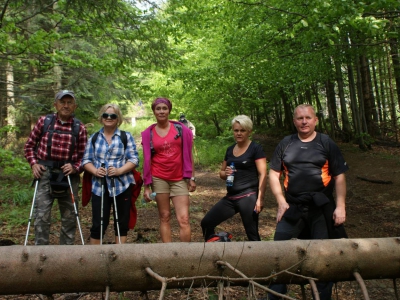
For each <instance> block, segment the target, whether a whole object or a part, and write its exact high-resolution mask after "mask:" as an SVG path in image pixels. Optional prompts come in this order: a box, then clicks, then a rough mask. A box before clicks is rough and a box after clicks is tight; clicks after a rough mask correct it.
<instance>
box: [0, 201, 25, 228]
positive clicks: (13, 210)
mask: <svg viewBox="0 0 400 300" xmlns="http://www.w3.org/2000/svg"><path fill="white" fill-rule="evenodd" d="M2 208H3V210H2V211H3V212H2V213H1V214H0V220H5V221H6V222H7V228H10V229H11V228H15V227H17V226H23V225H26V224H27V220H28V216H29V209H30V208H29V206H14V205H5V204H3V205H2Z"/></svg>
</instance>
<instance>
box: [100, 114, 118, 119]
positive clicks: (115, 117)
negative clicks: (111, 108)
mask: <svg viewBox="0 0 400 300" xmlns="http://www.w3.org/2000/svg"><path fill="white" fill-rule="evenodd" d="M101 116H102V117H103V119H108V118H110V119H112V120H115V119H117V118H118V116H117V115H116V114H108V113H103V114H102V115H101Z"/></svg>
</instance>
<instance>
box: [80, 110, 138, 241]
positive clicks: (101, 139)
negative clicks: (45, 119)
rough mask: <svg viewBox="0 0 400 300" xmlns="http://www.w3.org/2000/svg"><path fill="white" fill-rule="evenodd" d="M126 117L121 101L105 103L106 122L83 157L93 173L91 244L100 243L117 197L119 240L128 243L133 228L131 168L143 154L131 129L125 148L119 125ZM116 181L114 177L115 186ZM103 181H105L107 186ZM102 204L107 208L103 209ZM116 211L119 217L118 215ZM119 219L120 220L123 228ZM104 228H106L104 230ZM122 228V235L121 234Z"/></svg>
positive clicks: (102, 114)
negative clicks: (130, 226)
mask: <svg viewBox="0 0 400 300" xmlns="http://www.w3.org/2000/svg"><path fill="white" fill-rule="evenodd" d="M122 121H123V117H122V113H121V110H120V108H119V107H118V105H116V104H106V105H104V106H103V107H102V108H101V109H100V113H99V122H100V123H101V124H102V125H103V128H101V129H100V131H99V132H98V135H97V138H96V141H95V143H93V141H92V138H93V137H94V135H95V134H93V135H92V136H91V137H90V139H89V141H88V143H87V145H86V149H85V154H84V156H83V160H82V165H83V167H84V169H85V171H87V172H90V173H91V174H92V175H93V176H92V223H93V224H92V228H91V229H90V244H92V245H97V244H100V241H101V240H102V237H103V236H104V233H105V231H106V229H107V226H108V224H109V220H110V211H111V206H112V205H113V202H114V197H115V199H116V204H117V205H116V206H117V207H116V208H115V207H114V209H113V213H114V231H115V243H119V241H121V243H125V242H126V237H127V234H128V230H129V228H128V225H129V215H130V205H131V189H132V184H135V180H134V178H133V174H132V172H131V171H132V170H133V169H134V168H135V167H137V166H138V165H139V157H138V153H137V151H136V144H135V141H134V139H133V136H132V135H131V134H130V133H129V132H126V138H127V141H126V148H125V145H124V143H123V141H122V139H121V130H119V128H118V127H119V126H120V125H121V124H122ZM104 179H105V180H104ZM103 180H104V181H103ZM112 181H114V187H113V185H112ZM102 182H103V183H104V187H103V189H102ZM102 190H103V193H102ZM114 192H115V193H114ZM102 202H103V203H102ZM102 207H103V212H102V211H101V210H102V209H101V208H102ZM115 211H116V212H117V214H118V218H116V215H115ZM102 217H103V224H102V220H101V219H102ZM116 220H118V225H119V228H118V227H117V222H116ZM101 229H103V230H102V232H101ZM118 229H119V233H120V236H118Z"/></svg>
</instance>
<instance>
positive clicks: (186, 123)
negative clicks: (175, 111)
mask: <svg viewBox="0 0 400 300" xmlns="http://www.w3.org/2000/svg"><path fill="white" fill-rule="evenodd" d="M179 122H181V123H182V124H183V125H185V126H186V127H189V123H188V120H187V119H186V118H182V119H179Z"/></svg>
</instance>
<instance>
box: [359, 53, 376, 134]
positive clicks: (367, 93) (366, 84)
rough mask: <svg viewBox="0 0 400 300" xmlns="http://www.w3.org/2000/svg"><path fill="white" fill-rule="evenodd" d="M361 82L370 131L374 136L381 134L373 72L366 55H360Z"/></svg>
mask: <svg viewBox="0 0 400 300" xmlns="http://www.w3.org/2000/svg"><path fill="white" fill-rule="evenodd" d="M360 65H361V70H360V71H361V83H362V92H363V99H364V112H365V118H366V122H367V126H368V132H369V134H370V135H371V136H372V137H376V136H377V135H379V125H378V114H377V112H376V105H375V97H374V93H373V90H372V80H371V72H370V70H369V63H368V60H367V57H366V56H365V55H361V56H360Z"/></svg>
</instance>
